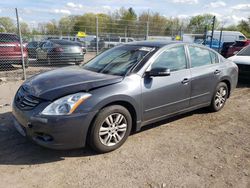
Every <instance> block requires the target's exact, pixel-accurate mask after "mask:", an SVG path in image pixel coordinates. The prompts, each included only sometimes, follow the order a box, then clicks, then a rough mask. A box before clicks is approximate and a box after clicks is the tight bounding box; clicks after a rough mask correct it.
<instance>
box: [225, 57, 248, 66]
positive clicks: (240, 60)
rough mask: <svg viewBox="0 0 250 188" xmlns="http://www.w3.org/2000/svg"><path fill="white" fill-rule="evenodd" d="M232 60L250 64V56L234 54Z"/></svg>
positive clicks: (237, 62)
mask: <svg viewBox="0 0 250 188" xmlns="http://www.w3.org/2000/svg"><path fill="white" fill-rule="evenodd" d="M228 59H230V60H231V61H233V62H235V63H236V64H243V65H250V56H237V55H235V56H232V57H230V58H228Z"/></svg>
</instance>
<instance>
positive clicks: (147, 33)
mask: <svg viewBox="0 0 250 188" xmlns="http://www.w3.org/2000/svg"><path fill="white" fill-rule="evenodd" d="M148 35H149V21H147V30H146V40H148Z"/></svg>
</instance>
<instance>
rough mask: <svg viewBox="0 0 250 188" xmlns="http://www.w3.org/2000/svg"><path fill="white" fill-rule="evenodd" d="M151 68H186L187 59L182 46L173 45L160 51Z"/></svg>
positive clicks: (174, 69)
mask: <svg viewBox="0 0 250 188" xmlns="http://www.w3.org/2000/svg"><path fill="white" fill-rule="evenodd" d="M152 68H167V69H170V70H171V71H177V70H182V69H186V68H187V60H186V53H185V49H184V46H178V47H173V48H170V49H167V50H166V51H164V52H162V53H161V54H160V56H159V57H158V58H157V59H156V60H155V62H154V63H153V64H152V66H151V69H152Z"/></svg>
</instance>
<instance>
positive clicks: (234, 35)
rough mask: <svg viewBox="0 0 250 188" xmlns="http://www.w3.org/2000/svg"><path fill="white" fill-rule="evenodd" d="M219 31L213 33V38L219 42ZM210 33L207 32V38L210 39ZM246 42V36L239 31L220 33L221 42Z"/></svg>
mask: <svg viewBox="0 0 250 188" xmlns="http://www.w3.org/2000/svg"><path fill="white" fill-rule="evenodd" d="M220 33H221V31H216V30H215V31H214V34H213V38H214V39H216V40H218V41H219V40H220ZM211 36H212V31H208V32H207V37H210V38H211ZM245 40H247V38H246V36H245V35H244V34H243V33H241V32H239V31H222V36H221V42H222V43H223V42H235V41H245Z"/></svg>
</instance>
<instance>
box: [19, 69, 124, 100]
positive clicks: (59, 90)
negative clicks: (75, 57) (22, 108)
mask: <svg viewBox="0 0 250 188" xmlns="http://www.w3.org/2000/svg"><path fill="white" fill-rule="evenodd" d="M122 79H123V77H122V76H115V75H107V74H101V73H96V72H92V71H88V70H85V69H82V68H79V67H66V68H60V69H56V70H52V71H48V72H45V73H41V74H38V75H36V76H33V77H31V78H30V79H28V80H27V81H26V82H25V83H24V84H23V89H24V90H25V91H27V92H28V93H29V94H31V95H32V96H35V97H37V98H41V99H45V100H54V99H56V98H59V97H62V96H65V95H68V94H72V93H76V92H80V91H86V92H87V91H89V90H92V89H95V88H98V87H103V86H106V85H110V84H115V83H118V82H121V81H122Z"/></svg>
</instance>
